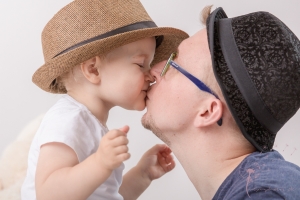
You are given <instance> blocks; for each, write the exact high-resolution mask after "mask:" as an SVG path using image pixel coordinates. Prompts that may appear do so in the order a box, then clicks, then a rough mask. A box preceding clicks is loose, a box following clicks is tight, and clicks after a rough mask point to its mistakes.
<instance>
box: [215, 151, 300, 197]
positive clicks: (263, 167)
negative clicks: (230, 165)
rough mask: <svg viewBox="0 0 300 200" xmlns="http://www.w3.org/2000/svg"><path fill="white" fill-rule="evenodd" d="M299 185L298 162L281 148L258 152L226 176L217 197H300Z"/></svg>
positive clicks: (299, 171)
mask: <svg viewBox="0 0 300 200" xmlns="http://www.w3.org/2000/svg"><path fill="white" fill-rule="evenodd" d="M299 188H300V168H299V167H298V166H297V165H295V164H293V163H290V162H287V161H285V160H284V158H283V157H282V156H281V155H280V154H279V153H278V152H277V151H272V152H268V153H259V152H255V153H252V154H250V155H249V156H248V157H246V158H245V159H244V160H243V161H242V162H241V163H240V165H239V166H238V167H236V169H235V170H234V171H233V172H232V173H231V174H230V175H229V176H228V177H227V178H226V179H225V181H224V182H223V183H222V185H221V186H220V188H219V190H218V191H217V193H216V196H215V198H214V199H232V198H233V199H245V198H250V197H251V198H252V199H276V198H277V197H278V199H300V190H299ZM220 197H221V198H220Z"/></svg>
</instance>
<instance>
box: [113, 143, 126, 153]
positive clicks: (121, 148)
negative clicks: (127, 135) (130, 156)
mask: <svg viewBox="0 0 300 200" xmlns="http://www.w3.org/2000/svg"><path fill="white" fill-rule="evenodd" d="M128 150H129V149H128V146H127V145H121V146H118V147H115V148H114V150H113V151H114V153H115V155H120V154H123V153H127V152H128Z"/></svg>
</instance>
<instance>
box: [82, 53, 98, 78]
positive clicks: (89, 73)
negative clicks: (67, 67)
mask: <svg viewBox="0 0 300 200" xmlns="http://www.w3.org/2000/svg"><path fill="white" fill-rule="evenodd" d="M100 62H101V60H100V58H99V57H98V56H96V57H93V58H91V59H89V60H86V61H84V62H82V63H81V64H80V69H81V71H82V74H83V75H84V77H85V78H86V79H87V80H88V81H90V82H91V83H94V84H98V83H100V81H101V78H100V73H99V66H100Z"/></svg>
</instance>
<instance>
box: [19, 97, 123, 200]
mask: <svg viewBox="0 0 300 200" xmlns="http://www.w3.org/2000/svg"><path fill="white" fill-rule="evenodd" d="M107 132H108V129H107V128H106V127H104V126H103V125H102V124H101V123H100V122H99V120H98V119H97V118H96V117H95V116H94V115H93V114H92V113H91V112H90V111H89V110H88V109H87V108H86V107H85V106H84V105H83V104H80V103H79V102H77V101H76V100H75V99H73V98H72V97H71V96H69V95H64V96H63V97H62V98H61V99H59V100H58V102H57V103H56V104H55V105H53V106H52V108H50V110H49V111H48V112H47V113H46V115H45V116H44V118H43V121H42V122H41V125H40V127H39V129H38V131H37V133H36V135H35V137H34V139H33V141H32V144H31V147H30V150H29V156H28V169H27V175H26V178H25V181H24V183H23V185H22V189H21V195H22V200H35V199H36V193H35V172H36V165H37V160H38V157H39V153H40V147H41V145H43V144H46V143H49V142H60V143H64V144H66V145H68V146H69V147H71V148H72V149H73V150H74V151H75V153H76V154H77V158H78V161H79V162H82V161H83V160H85V159H86V158H87V157H88V156H90V155H91V154H93V153H95V152H96V151H97V149H98V146H99V143H100V140H101V138H102V137H103V136H104V135H105V134H106V133H107ZM49 162H51V158H49ZM123 169H124V164H123V163H122V165H121V166H120V167H119V168H117V169H115V170H114V171H113V173H112V174H111V176H110V177H109V178H108V179H107V180H106V181H105V182H104V183H103V184H101V185H100V186H99V187H98V188H97V189H96V190H95V191H94V193H93V194H92V195H91V196H90V197H89V198H88V200H96V199H97V200H100V199H109V200H122V199H123V197H122V196H121V195H120V194H119V192H118V191H119V187H120V185H121V182H122V172H123Z"/></svg>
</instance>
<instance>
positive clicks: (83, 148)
mask: <svg viewBox="0 0 300 200" xmlns="http://www.w3.org/2000/svg"><path fill="white" fill-rule="evenodd" d="M187 37H188V35H187V34H186V33H184V32H183V31H180V30H178V29H175V28H168V27H157V26H156V25H155V23H154V22H153V21H152V20H151V18H150V17H149V16H148V14H147V12H146V11H145V9H144V7H143V6H142V4H141V3H140V2H139V1H138V0H101V1H100V0H75V1H73V2H71V3H70V4H68V5H67V6H65V7H64V8H62V9H61V10H60V11H59V12H58V13H57V14H56V15H55V16H54V17H53V18H52V19H51V20H50V21H49V22H48V23H47V25H46V26H45V28H44V30H43V33H42V45H43V52H44V58H45V64H44V65H43V66H41V67H40V68H39V69H38V70H37V71H36V72H35V73H34V75H33V82H34V83H35V84H36V85H37V86H39V87H40V88H41V89H43V90H45V91H47V92H51V93H66V94H65V95H63V96H62V97H61V98H60V100H58V102H57V103H56V104H55V105H54V106H53V107H52V108H50V110H49V111H48V112H47V113H46V115H45V117H44V118H43V121H42V123H41V125H40V127H39V129H38V131H37V133H36V135H35V137H34V139H33V142H32V144H31V148H30V152H29V157H28V170H27V176H26V179H25V181H24V184H23V186H22V191H21V192H22V199H24V200H29V199H30V200H33V199H51V200H53V199H64V200H65V199H72V200H76V199H89V200H92V199H97V200H99V199H109V200H119V199H137V198H138V196H139V195H140V194H142V192H143V191H144V190H145V189H146V188H147V187H148V186H149V185H150V183H151V181H152V180H154V179H157V178H160V177H161V176H163V175H164V174H165V173H167V172H169V171H170V170H172V169H173V168H174V167H175V162H174V160H173V158H172V156H171V150H170V149H169V148H168V147H167V146H166V145H163V144H161V145H155V146H154V147H152V148H151V149H150V150H148V151H147V152H146V153H145V154H144V155H143V156H142V158H141V160H140V161H139V162H138V164H137V165H136V166H135V167H134V168H132V169H131V170H129V171H128V172H127V173H126V174H125V175H124V177H123V179H122V171H123V169H124V164H123V161H125V160H127V159H129V157H130V154H129V153H128V147H127V144H128V139H127V133H128V130H129V127H128V126H124V127H122V128H119V129H114V130H108V128H107V126H106V122H107V119H108V113H109V110H110V109H111V108H112V107H114V106H120V107H123V108H125V109H129V110H143V109H144V108H145V98H146V91H147V89H148V87H149V85H150V83H151V82H153V81H154V79H153V77H151V75H150V73H149V69H150V66H151V65H152V64H155V63H157V62H160V61H162V60H164V59H166V58H167V57H168V55H169V54H170V53H171V52H173V51H174V50H176V48H177V46H178V44H179V43H180V42H181V41H182V40H183V39H185V38H187ZM155 52H156V53H155Z"/></svg>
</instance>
